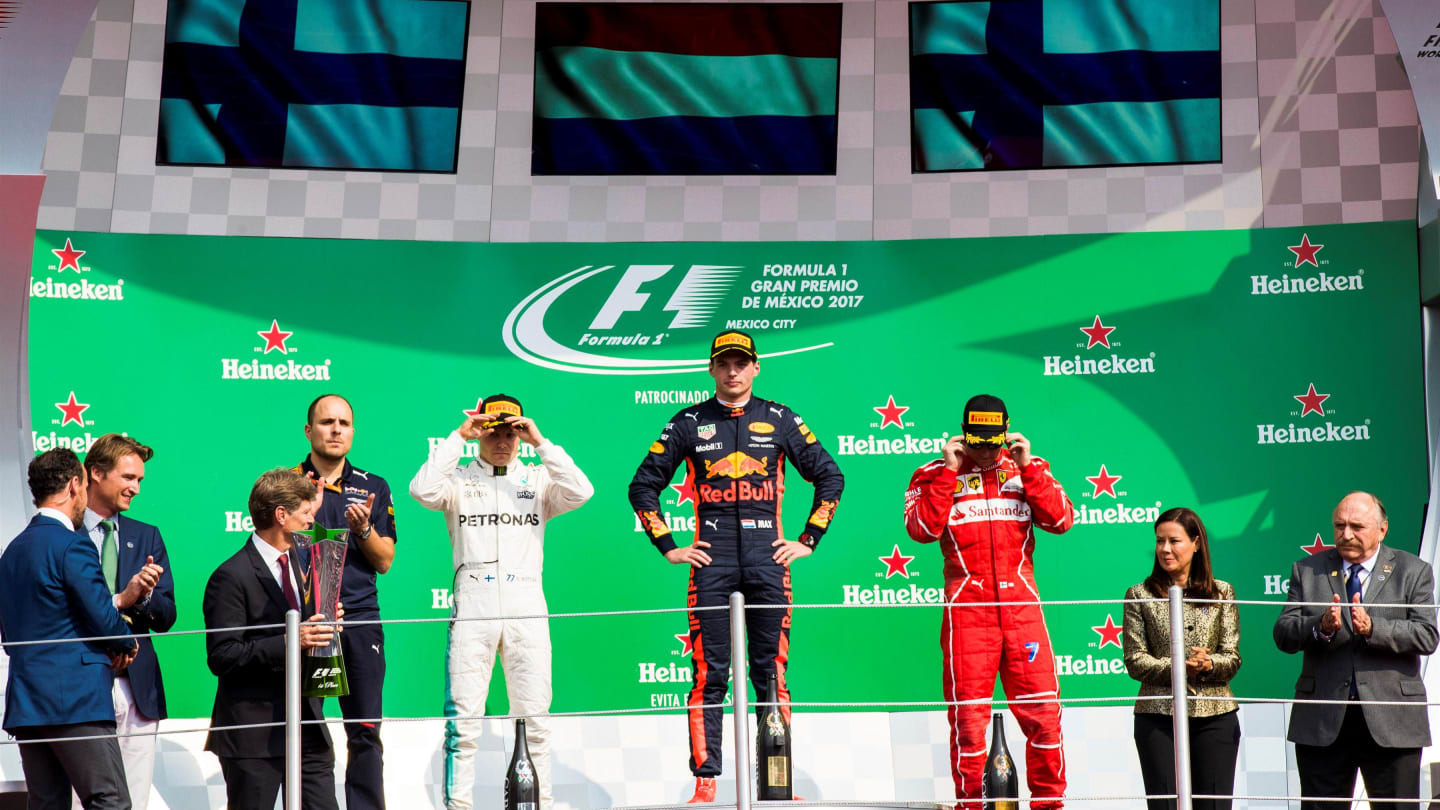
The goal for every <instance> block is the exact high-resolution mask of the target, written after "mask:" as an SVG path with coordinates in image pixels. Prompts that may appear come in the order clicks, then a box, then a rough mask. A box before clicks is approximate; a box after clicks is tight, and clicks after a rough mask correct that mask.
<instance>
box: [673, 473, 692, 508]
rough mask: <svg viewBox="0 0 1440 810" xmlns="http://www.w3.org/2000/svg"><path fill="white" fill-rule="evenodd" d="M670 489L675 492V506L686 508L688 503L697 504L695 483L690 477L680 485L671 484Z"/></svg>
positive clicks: (686, 477)
mask: <svg viewBox="0 0 1440 810" xmlns="http://www.w3.org/2000/svg"><path fill="white" fill-rule="evenodd" d="M670 488H671V489H673V490H675V505H676V506H684V505H685V504H687V503H695V482H694V481H693V480H692V479H691V478H690V476H688V475H687V476H685V480H683V481H681V482H680V483H678V484H671V485H670Z"/></svg>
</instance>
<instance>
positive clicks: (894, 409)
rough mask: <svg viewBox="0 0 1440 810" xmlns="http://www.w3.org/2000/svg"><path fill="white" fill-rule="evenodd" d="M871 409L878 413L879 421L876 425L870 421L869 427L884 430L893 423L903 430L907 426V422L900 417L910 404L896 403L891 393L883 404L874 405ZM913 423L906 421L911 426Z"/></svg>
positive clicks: (908, 408)
mask: <svg viewBox="0 0 1440 810" xmlns="http://www.w3.org/2000/svg"><path fill="white" fill-rule="evenodd" d="M871 410H873V411H875V413H878V414H880V423H879V424H878V425H877V424H874V423H871V425H870V427H873V428H876V429H878V430H884V429H885V428H887V427H889V426H891V425H894V426H895V427H897V428H900V429H901V430H904V429H905V428H906V427H907V423H906V422H905V421H904V419H903V418H902V417H904V416H905V412H906V411H908V410H910V406H908V405H896V404H895V395H894V394H891V395H890V396H889V397H888V398H887V399H886V400H885V404H884V405H876V406H874V407H873V408H871ZM914 424H915V423H914V422H910V423H908V426H913V425H914Z"/></svg>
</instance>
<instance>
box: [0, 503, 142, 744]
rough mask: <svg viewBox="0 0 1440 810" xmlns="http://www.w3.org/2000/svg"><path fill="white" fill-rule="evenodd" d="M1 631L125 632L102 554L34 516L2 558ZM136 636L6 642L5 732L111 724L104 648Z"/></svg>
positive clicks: (21, 634) (126, 646)
mask: <svg viewBox="0 0 1440 810" xmlns="http://www.w3.org/2000/svg"><path fill="white" fill-rule="evenodd" d="M0 582H3V583H5V596H4V598H3V599H0V634H3V636H4V638H5V641H7V642H14V641H31V640H35V639H64V638H85V637H88V636H123V635H125V634H127V633H129V632H130V629H129V627H128V625H126V624H125V622H124V621H123V620H122V619H121V618H120V613H119V611H117V610H116V609H115V607H114V605H113V604H112V603H111V601H110V596H111V594H110V589H109V588H108V587H106V585H105V575H104V574H103V573H101V571H100V554H99V552H97V551H96V550H95V544H94V543H93V542H91V540H90V538H89V537H86V536H85V535H83V534H80V533H78V532H74V531H71V530H69V529H67V528H65V526H64V524H62V523H60V521H58V520H55V519H54V518H50V517H46V516H44V515H36V516H35V517H34V518H33V519H32V520H31V521H30V525H29V526H27V527H25V530H24V531H22V532H21V533H20V535H19V536H18V537H16V538H15V539H14V540H13V541H11V542H10V545H9V546H7V547H6V549H5V553H4V554H3V555H0ZM134 648H135V640H134V639H132V638H125V639H121V640H114V641H104V642H96V641H85V642H78V643H77V642H71V643H67V644H33V645H26V646H23V647H7V648H6V652H7V653H9V655H10V680H9V685H8V687H7V688H6V690H5V730H6V731H10V730H12V729H16V728H25V727H27V726H49V725H68V724H73V723H98V722H105V721H109V722H114V721H115V703H114V700H113V699H112V698H111V695H110V690H111V687H112V685H113V683H114V679H115V676H114V674H113V673H111V671H110V653H111V652H116V653H118V652H123V651H126V650H131V649H134Z"/></svg>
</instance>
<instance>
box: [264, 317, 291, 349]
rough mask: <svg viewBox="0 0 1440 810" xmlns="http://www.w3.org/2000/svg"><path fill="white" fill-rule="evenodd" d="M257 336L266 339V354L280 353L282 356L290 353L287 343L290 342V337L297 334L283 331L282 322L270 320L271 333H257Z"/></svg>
mask: <svg viewBox="0 0 1440 810" xmlns="http://www.w3.org/2000/svg"><path fill="white" fill-rule="evenodd" d="M255 334H257V335H259V336H260V337H262V338H265V353H266V354H269V353H270V352H280V353H281V354H285V353H286V352H288V351H290V350H289V349H287V348H285V341H286V340H288V339H289V338H290V336H291V335H293V334H295V333H294V332H286V331H285V330H283V329H281V328H280V322H279V321H277V320H275V319H273V318H272V319H270V331H268V332H256V333H255Z"/></svg>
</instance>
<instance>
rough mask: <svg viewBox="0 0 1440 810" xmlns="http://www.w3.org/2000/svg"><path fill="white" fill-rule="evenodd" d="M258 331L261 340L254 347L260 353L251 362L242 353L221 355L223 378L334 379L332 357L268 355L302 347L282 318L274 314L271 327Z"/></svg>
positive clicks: (292, 350) (285, 352)
mask: <svg viewBox="0 0 1440 810" xmlns="http://www.w3.org/2000/svg"><path fill="white" fill-rule="evenodd" d="M255 334H256V335H258V336H259V337H260V343H259V345H257V346H255V347H254V352H255V353H256V354H259V355H260V357H259V358H258V359H251V360H250V361H249V362H244V361H242V360H240V358H238V357H226V358H221V360H220V379H222V380H307V381H308V380H327V381H328V380H329V379H330V361H329V360H328V359H327V360H325V361H324V362H321V363H297V362H295V361H294V360H291V359H289V358H288V357H287V358H286V359H284V360H281V359H279V358H276V359H268V358H269V357H270V353H271V352H278V353H279V354H281V355H282V356H283V355H290V354H295V353H296V352H299V351H300V349H299V348H297V347H295V346H291V345H290V344H289V341H290V338H292V337H294V336H295V332H293V331H288V330H285V329H281V328H280V321H279V320H278V319H275V318H271V319H270V328H269V329H259V330H256V331H255Z"/></svg>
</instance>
